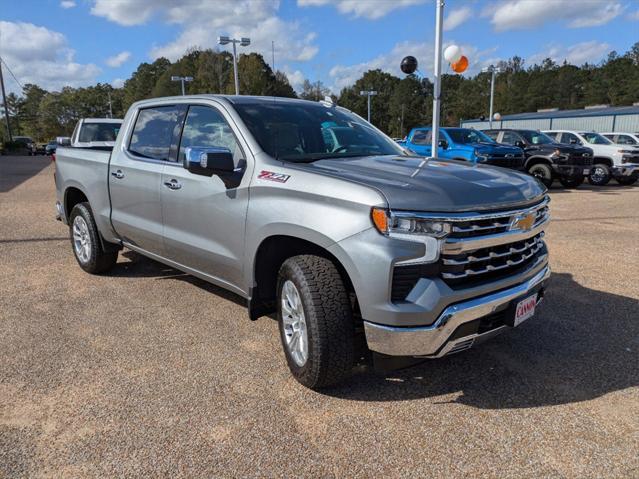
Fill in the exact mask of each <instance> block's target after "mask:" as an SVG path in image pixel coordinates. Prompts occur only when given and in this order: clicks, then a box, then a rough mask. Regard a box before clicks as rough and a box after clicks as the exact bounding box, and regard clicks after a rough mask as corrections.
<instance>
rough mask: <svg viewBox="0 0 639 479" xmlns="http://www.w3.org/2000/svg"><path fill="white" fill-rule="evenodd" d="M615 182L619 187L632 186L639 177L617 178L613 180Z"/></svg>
mask: <svg viewBox="0 0 639 479" xmlns="http://www.w3.org/2000/svg"><path fill="white" fill-rule="evenodd" d="M615 179H616V180H617V183H619V184H620V185H623V186H630V185H634V184H635V183H636V182H637V180H639V177H637V176H619V177H617V178H615Z"/></svg>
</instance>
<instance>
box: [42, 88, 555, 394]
mask: <svg viewBox="0 0 639 479" xmlns="http://www.w3.org/2000/svg"><path fill="white" fill-rule="evenodd" d="M55 168H56V175H55V178H56V189H57V204H56V206H57V212H58V215H59V217H60V219H61V220H62V221H63V222H64V223H65V224H67V225H69V235H70V240H71V246H72V250H73V253H74V254H75V257H76V260H77V262H78V264H79V265H80V267H81V268H83V269H84V270H85V271H87V272H89V273H103V272H106V271H107V270H109V269H110V268H112V267H113V266H114V265H115V263H116V261H117V257H118V251H119V250H120V249H121V248H123V247H126V248H128V249H131V250H133V251H136V252H138V253H140V254H142V255H145V256H148V257H149V258H153V259H155V260H157V261H160V262H162V263H165V264H167V265H169V266H172V267H174V268H177V269H179V270H181V271H184V272H186V273H189V274H192V275H194V276H197V277H199V278H202V279H204V280H206V281H209V282H211V283H213V284H216V285H218V286H221V287H223V288H226V289H228V290H230V291H232V292H234V293H237V294H238V295H240V296H242V297H243V298H246V300H247V304H248V313H249V317H250V318H251V319H257V318H259V317H261V316H264V315H270V314H276V315H277V318H278V321H279V331H280V336H281V341H282V345H283V349H284V353H285V357H286V361H287V363H288V366H289V368H290V370H291V372H292V374H293V376H294V377H295V378H296V379H297V380H298V381H299V382H300V383H302V384H304V385H306V386H308V387H311V388H320V387H323V386H328V385H331V384H333V383H335V382H338V381H340V380H343V379H344V378H346V377H348V376H349V375H350V374H351V372H352V370H353V367H354V366H355V365H356V364H357V363H359V362H361V361H369V360H371V359H372V360H373V362H374V363H375V362H376V361H378V360H379V361H381V362H382V363H383V362H384V361H386V360H389V361H391V362H392V361H393V360H398V359H397V358H411V359H413V358H419V359H421V358H439V357H442V356H445V355H447V354H451V353H456V352H459V351H462V350H465V349H467V348H469V347H471V346H472V345H473V344H476V343H479V342H480V341H483V340H485V339H487V338H490V337H492V336H494V335H496V334H498V333H500V332H502V331H504V330H507V329H509V328H513V327H515V326H517V325H519V324H520V323H521V322H522V321H524V320H526V319H528V318H530V317H531V316H532V315H533V313H534V312H535V307H536V305H537V304H538V303H539V302H540V301H541V299H542V298H543V295H544V290H545V287H546V280H547V278H548V277H549V275H550V269H549V266H548V252H547V249H546V245H545V243H544V229H545V227H546V225H547V224H548V221H549V210H548V201H549V200H548V197H547V194H546V193H547V192H546V189H545V188H544V187H543V185H542V184H541V183H540V182H538V181H537V180H535V179H534V178H532V177H530V176H529V175H526V174H521V173H517V172H511V171H508V170H505V169H501V168H493V167H490V166H485V165H475V164H471V163H468V162H457V161H444V160H438V159H432V158H424V157H419V156H412V155H411V154H408V153H407V152H406V151H405V150H403V149H402V148H400V147H399V146H398V145H397V144H396V143H395V142H393V141H392V140H391V139H390V138H389V137H387V136H386V135H384V134H383V133H382V132H380V131H379V130H377V129H376V128H375V127H373V126H372V125H370V124H369V123H367V122H366V121H365V120H363V119H362V118H360V117H359V116H357V115H355V114H353V113H351V112H349V111H348V110H346V109H344V108H340V107H338V106H336V105H335V104H333V103H332V102H328V101H326V102H317V103H316V102H309V101H304V100H292V99H283V98H263V97H250V96H214V95H201V96H180V97H172V98H160V99H153V100H145V101H141V102H138V103H135V104H133V105H132V106H131V108H130V109H129V111H128V113H127V115H126V117H125V119H124V122H123V124H122V128H121V129H120V132H119V134H118V136H117V140H116V142H115V146H114V148H113V150H112V151H111V152H108V151H101V150H92V149H82V148H58V151H57V161H56V163H55ZM212 327H214V326H213V325H212ZM386 364H388V363H386Z"/></svg>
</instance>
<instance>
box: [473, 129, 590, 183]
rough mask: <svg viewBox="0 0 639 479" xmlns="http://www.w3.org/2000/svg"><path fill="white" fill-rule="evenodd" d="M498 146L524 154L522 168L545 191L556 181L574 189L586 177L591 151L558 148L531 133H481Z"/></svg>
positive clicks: (563, 146)
mask: <svg viewBox="0 0 639 479" xmlns="http://www.w3.org/2000/svg"><path fill="white" fill-rule="evenodd" d="M483 131H484V133H486V134H487V135H488V136H490V137H491V138H492V139H493V140H495V141H496V142H498V143H505V144H507V145H513V146H518V147H520V148H522V149H523V150H524V155H525V157H526V163H525V165H524V168H525V169H526V171H528V173H529V174H531V175H533V176H534V177H536V178H537V179H538V180H539V181H541V182H542V183H543V184H544V185H546V186H547V187H548V188H550V186H551V185H552V183H553V180H555V179H558V180H559V182H560V183H561V184H562V185H563V186H565V187H566V188H576V187H578V186H579V185H581V184H582V183H583V182H584V178H585V177H587V176H588V175H589V174H590V168H591V166H592V150H591V149H590V148H586V147H584V146H579V145H562V144H561V143H557V142H556V141H555V140H553V139H552V138H550V137H549V136H548V135H545V134H544V133H541V132H540V131H535V130H511V129H501V130H483Z"/></svg>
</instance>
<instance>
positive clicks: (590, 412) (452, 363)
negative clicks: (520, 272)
mask: <svg viewBox="0 0 639 479" xmlns="http://www.w3.org/2000/svg"><path fill="white" fill-rule="evenodd" d="M52 175H53V170H52V168H51V166H50V164H49V160H48V159H46V158H44V157H36V158H29V157H24V158H23V157H0V260H1V265H0V326H1V327H0V477H63V476H64V477H66V476H68V477H112V476H123V477H125V476H126V477H151V476H153V477H157V476H161V477H162V476H164V477H167V476H170V477H255V476H268V477H273V476H284V477H292V476H296V477H297V476H305V477H318V476H319V477H372V476H376V477H382V475H384V476H390V477H434V476H436V477H462V476H471V477H580V478H581V477H604V476H606V477H638V476H639V453H638V451H639V388H638V387H637V386H638V384H639V354H638V353H639V248H638V247H637V243H638V240H639V186H635V187H620V186H618V185H616V184H614V185H611V186H608V187H605V188H599V189H593V188H590V187H588V186H584V187H582V188H580V189H579V190H578V191H571V190H562V189H559V188H557V189H553V190H552V203H551V208H552V214H553V223H552V226H551V227H550V229H549V232H548V235H547V238H548V242H549V246H550V250H551V255H552V260H551V263H552V267H553V271H554V273H553V278H552V283H551V288H550V290H549V291H548V294H547V296H546V301H545V302H544V304H543V305H542V306H541V307H540V314H539V315H538V316H537V317H536V318H535V319H534V320H531V321H528V322H526V323H525V324H524V325H522V326H521V327H520V328H518V329H517V330H513V331H510V332H508V333H506V334H504V335H502V336H500V337H498V338H496V339H494V340H493V341H491V342H488V343H485V344H484V345H482V346H481V347H478V348H476V349H474V350H470V351H468V352H465V353H462V354H460V355H457V356H452V357H450V358H445V359H442V360H438V361H431V362H426V363H424V364H421V365H418V366H416V367H413V368H411V369H407V370H404V371H401V372H396V373H392V374H390V375H386V376H384V375H378V374H375V373H373V372H371V371H367V370H363V371H361V372H359V373H358V374H357V375H356V376H355V377H354V379H353V381H352V382H351V383H350V384H348V385H345V386H343V387H340V388H338V389H334V390H330V391H327V392H325V393H322V394H320V393H316V392H312V391H309V390H307V389H304V388H303V387H301V386H300V385H298V384H297V383H296V382H295V381H294V380H293V379H292V378H291V376H290V375H289V372H288V370H287V368H286V364H285V361H284V357H283V353H282V351H281V347H280V344H279V338H278V335H277V325H276V323H275V321H273V320H271V319H268V318H263V319H260V320H259V321H257V322H251V321H249V320H248V318H247V313H246V310H245V308H244V305H243V302H242V300H241V298H239V297H237V296H234V295H232V294H230V293H227V292H224V291H222V290H220V289H218V288H216V287H213V286H210V285H208V284H206V283H204V282H202V281H200V280H197V279H195V278H193V277H190V276H186V275H184V274H181V273H180V272H178V271H175V270H173V269H170V268H167V267H165V266H162V265H160V264H158V263H155V262H153V261H150V260H147V259H145V258H143V257H140V256H138V255H135V254H133V253H131V252H124V253H123V254H121V255H120V259H119V263H118V265H117V267H116V268H115V270H114V271H113V272H112V273H110V274H109V275H107V276H101V277H100V276H90V275H87V274H85V273H84V272H83V271H82V270H81V269H80V268H79V267H78V266H77V264H76V262H75V259H74V258H73V255H72V252H71V247H70V244H69V241H68V239H67V234H68V233H67V230H66V228H65V227H64V226H63V225H62V224H61V223H59V222H56V221H54V218H53V213H54V207H53V206H54V201H55V200H54V195H55V194H54V184H53V176H52ZM613 183H614V182H613Z"/></svg>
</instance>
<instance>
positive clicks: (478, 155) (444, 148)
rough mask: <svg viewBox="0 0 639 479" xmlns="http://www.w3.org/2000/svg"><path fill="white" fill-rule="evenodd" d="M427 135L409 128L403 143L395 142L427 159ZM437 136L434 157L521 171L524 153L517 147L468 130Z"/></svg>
mask: <svg viewBox="0 0 639 479" xmlns="http://www.w3.org/2000/svg"><path fill="white" fill-rule="evenodd" d="M431 134H432V133H431V129H430V128H423V127H420V128H413V129H412V130H411V132H410V133H409V134H408V136H407V137H406V140H405V141H399V142H398V143H399V144H400V145H401V146H403V147H404V148H408V149H409V150H410V151H413V152H415V153H417V154H418V155H422V156H431V155H432V148H431V143H432V140H431ZM439 134H440V139H439V148H438V149H437V156H438V158H448V159H450V160H460V161H470V162H471V163H483V164H486V165H493V166H503V167H506V168H513V169H516V170H521V169H523V166H524V152H523V151H522V149H521V148H519V147H517V146H507V145H499V144H497V143H496V142H495V141H494V140H493V139H492V138H490V137H489V136H487V135H485V134H484V133H483V132H481V131H478V130H474V129H472V128H441V129H440V131H439Z"/></svg>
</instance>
